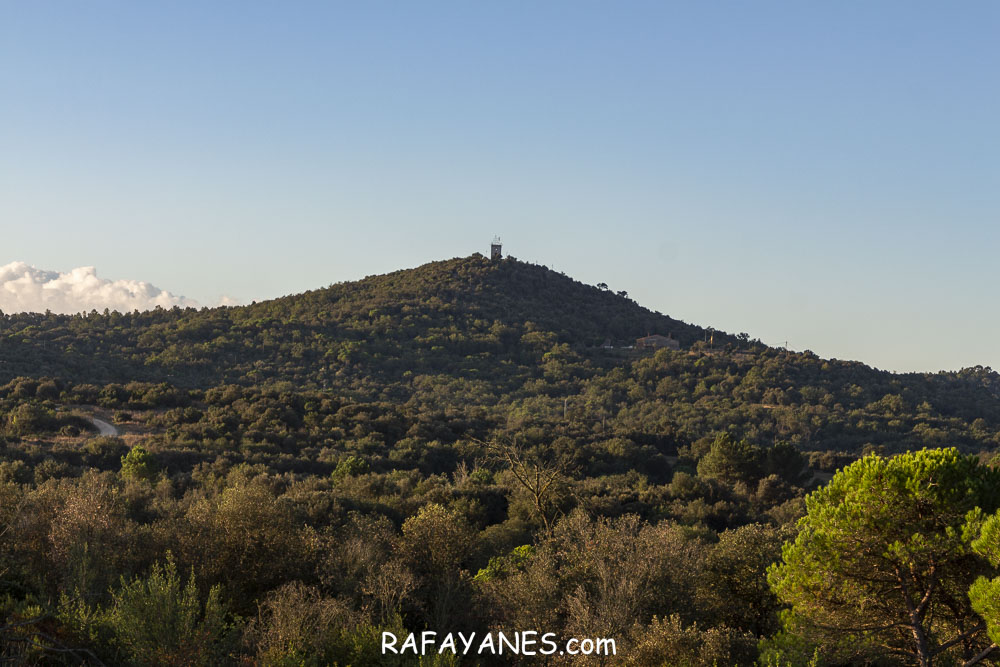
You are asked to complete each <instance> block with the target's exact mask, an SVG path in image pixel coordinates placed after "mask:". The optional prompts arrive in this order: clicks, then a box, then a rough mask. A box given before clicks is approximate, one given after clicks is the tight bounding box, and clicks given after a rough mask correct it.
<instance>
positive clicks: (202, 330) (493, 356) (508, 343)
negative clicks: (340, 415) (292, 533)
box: [0, 255, 722, 386]
mask: <svg viewBox="0 0 1000 667" xmlns="http://www.w3.org/2000/svg"><path fill="white" fill-rule="evenodd" d="M648 333H660V334H668V333H669V334H672V335H673V336H674V337H676V338H678V339H679V340H680V341H681V344H682V345H684V346H687V345H690V344H691V343H693V342H694V341H696V340H698V339H699V338H701V337H702V336H703V333H704V332H703V330H702V329H700V328H699V327H695V326H692V325H688V324H685V323H683V322H679V321H677V320H674V319H671V318H669V317H667V316H665V315H660V314H658V313H654V312H652V311H649V310H647V309H646V308H643V307H641V306H639V305H638V304H636V303H635V302H634V301H631V300H629V299H627V298H625V297H623V296H619V295H616V294H613V293H611V292H608V291H604V290H600V289H598V288H596V287H591V286H587V285H584V284H582V283H580V282H577V281H575V280H572V279H571V278H568V277H566V276H564V275H562V274H558V273H556V272H554V271H551V270H549V269H547V268H545V267H542V266H537V265H532V264H526V263H524V262H519V261H516V260H513V259H506V260H503V261H500V262H491V261H489V260H487V259H485V258H484V257H482V256H480V255H473V256H472V257H467V258H460V259H452V260H447V261H440V262H432V263H429V264H425V265H423V266H421V267H418V268H415V269H409V270H403V271H396V272H394V273H390V274H387V275H380V276H371V277H368V278H365V279H364V280H360V281H356V282H346V283H339V284H336V285H332V286H330V287H328V288H326V289H319V290H313V291H309V292H305V293H303V294H297V295H294V296H288V297H284V298H280V299H275V300H272V301H266V302H263V303H256V304H253V305H250V306H243V307H230V308H225V307H223V308H215V309H202V310H197V311H196V310H193V309H186V310H181V309H173V310H170V311H152V312H146V313H124V314H120V313H106V314H98V313H91V314H89V315H86V316H81V315H77V316H64V315H52V314H46V315H42V314H31V313H22V314H16V315H9V316H4V317H3V318H2V319H0V380H2V379H4V378H6V379H10V378H13V377H17V376H21V375H28V376H37V375H52V376H59V377H64V378H67V379H73V380H77V381H92V382H108V381H116V382H125V381H129V380H147V381H163V380H166V381H170V382H171V383H174V384H181V385H187V386H211V385H214V384H218V383H220V382H259V381H261V380H264V379H270V380H288V381H293V382H296V383H307V384H312V385H315V386H330V385H331V384H336V378H337V377H338V376H341V377H342V376H343V375H344V374H345V373H346V374H352V375H356V374H362V375H368V376H375V377H386V378H388V377H396V376H398V375H399V374H400V373H402V372H405V371H406V370H410V371H414V372H417V371H429V370H435V371H440V370H446V371H448V372H452V373H460V372H464V371H467V370H473V369H478V370H479V371H482V372H487V371H488V370H489V368H490V366H491V365H492V364H496V363H498V362H500V361H504V360H506V361H510V362H512V363H515V364H518V365H520V364H522V363H529V362H531V361H532V360H533V359H535V358H536V357H537V355H536V352H539V351H540V352H546V351H548V350H549V349H550V348H551V346H552V345H553V344H555V343H557V342H558V343H566V344H568V345H570V346H571V347H573V348H587V347H594V346H597V345H600V344H601V343H602V342H603V341H604V340H606V339H608V338H610V339H611V340H613V341H615V343H616V344H618V345H622V344H626V343H631V342H634V339H635V338H637V337H639V336H644V335H646V334H648ZM716 337H717V340H722V338H721V337H720V335H719V334H716ZM477 360H478V361H477Z"/></svg>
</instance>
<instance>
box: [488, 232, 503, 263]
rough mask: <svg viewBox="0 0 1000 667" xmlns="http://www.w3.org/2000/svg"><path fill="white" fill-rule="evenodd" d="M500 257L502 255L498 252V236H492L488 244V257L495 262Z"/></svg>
mask: <svg viewBox="0 0 1000 667" xmlns="http://www.w3.org/2000/svg"><path fill="white" fill-rule="evenodd" d="M501 257H503V255H502V254H501V253H500V237H499V236H494V237H493V243H492V244H491V245H490V259H492V260H493V261H494V262H495V261H497V260H499V259H500V258H501Z"/></svg>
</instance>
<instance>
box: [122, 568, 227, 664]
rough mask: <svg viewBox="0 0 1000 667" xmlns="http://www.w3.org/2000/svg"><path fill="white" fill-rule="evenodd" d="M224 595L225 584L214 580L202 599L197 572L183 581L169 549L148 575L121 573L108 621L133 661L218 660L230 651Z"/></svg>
mask: <svg viewBox="0 0 1000 667" xmlns="http://www.w3.org/2000/svg"><path fill="white" fill-rule="evenodd" d="M220 595H221V589H220V588H219V587H218V586H213V587H212V588H211V589H210V590H209V592H208V597H207V599H206V600H205V602H204V604H203V603H202V601H201V598H200V597H199V595H198V587H197V585H196V584H195V580H194V572H193V571H192V572H191V576H190V578H189V579H188V582H187V584H186V585H184V586H182V585H181V578H180V576H179V575H178V574H177V567H176V565H174V561H173V558H172V557H171V555H170V554H169V552H168V553H167V562H166V564H165V565H163V566H161V565H159V564H155V565H153V568H152V570H151V571H150V573H149V576H148V577H146V578H145V579H143V578H136V579H133V580H132V581H126V580H125V578H124V577H122V581H121V588H120V589H119V590H118V591H116V592H114V593H113V594H112V600H113V604H112V607H111V609H110V610H109V611H108V613H107V624H108V626H109V627H110V629H111V630H112V632H113V633H114V637H115V640H114V641H115V644H116V645H117V646H118V647H119V648H120V649H121V651H122V652H123V653H124V654H125V655H126V656H127V657H128V659H129V660H130V661H131V662H133V663H134V664H145V665H182V664H183V665H211V664H218V661H219V660H220V658H222V657H223V656H225V655H226V653H227V650H226V649H227V648H228V647H227V646H226V641H227V636H228V634H229V632H230V629H231V628H230V626H229V624H228V623H227V622H226V612H225V608H224V607H223V604H222V601H221V597H220Z"/></svg>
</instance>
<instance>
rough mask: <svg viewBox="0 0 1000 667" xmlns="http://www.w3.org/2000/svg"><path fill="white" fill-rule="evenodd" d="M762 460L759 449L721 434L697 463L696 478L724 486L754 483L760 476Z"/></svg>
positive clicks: (761, 453)
mask: <svg viewBox="0 0 1000 667" xmlns="http://www.w3.org/2000/svg"><path fill="white" fill-rule="evenodd" d="M762 459H763V452H761V450H760V448H759V447H756V446H754V445H751V444H749V443H747V442H745V441H743V440H734V439H733V437H732V436H731V435H729V434H728V433H722V434H720V435H719V436H718V437H716V438H715V442H713V443H712V447H711V449H709V450H708V453H707V454H705V456H703V457H702V459H701V460H700V461H699V462H698V476H699V477H703V478H705V479H717V480H719V481H720V482H724V483H726V484H735V483H736V482H746V483H749V482H755V481H757V480H758V479H759V478H760V476H761V465H762Z"/></svg>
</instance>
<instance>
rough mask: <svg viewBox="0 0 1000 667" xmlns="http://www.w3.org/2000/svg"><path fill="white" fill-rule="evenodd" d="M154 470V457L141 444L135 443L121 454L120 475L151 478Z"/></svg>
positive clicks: (130, 477) (132, 477)
mask: <svg viewBox="0 0 1000 667" xmlns="http://www.w3.org/2000/svg"><path fill="white" fill-rule="evenodd" d="M156 471H157V465H156V458H155V457H154V456H153V455H152V454H150V453H149V450H147V449H146V448H145V447H143V446H142V445H136V446H135V447H133V448H132V449H130V450H129V452H128V454H126V455H124V456H122V477H127V478H129V479H152V478H153V476H154V475H155V474H156Z"/></svg>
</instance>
